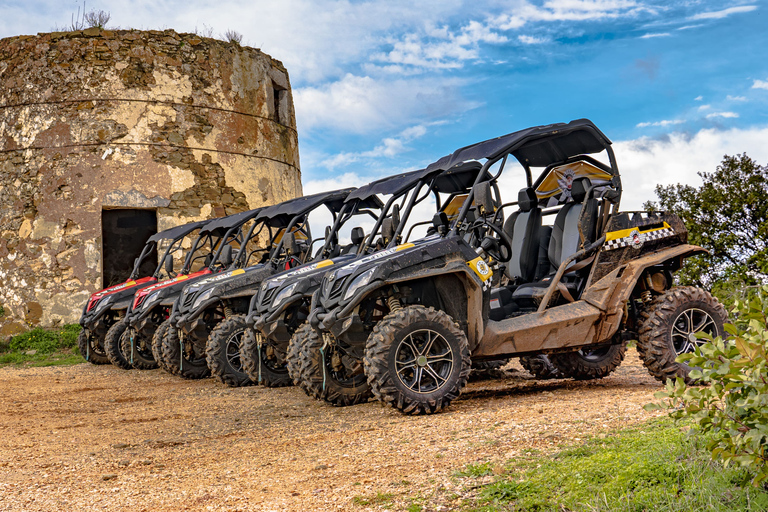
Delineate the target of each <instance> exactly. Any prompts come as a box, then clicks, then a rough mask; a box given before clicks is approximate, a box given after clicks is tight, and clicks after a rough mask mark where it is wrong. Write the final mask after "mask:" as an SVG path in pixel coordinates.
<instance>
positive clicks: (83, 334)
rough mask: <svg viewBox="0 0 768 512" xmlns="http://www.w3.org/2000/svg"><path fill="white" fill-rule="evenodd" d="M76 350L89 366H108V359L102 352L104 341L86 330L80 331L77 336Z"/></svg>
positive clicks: (103, 351) (104, 352) (105, 353)
mask: <svg viewBox="0 0 768 512" xmlns="http://www.w3.org/2000/svg"><path fill="white" fill-rule="evenodd" d="M77 348H78V349H79V350H80V354H81V355H82V356H83V359H85V360H86V361H88V362H89V363H91V364H109V357H107V352H106V351H105V350H104V340H102V339H99V337H98V336H96V335H95V334H93V333H92V332H91V331H89V330H88V329H82V330H81V331H80V334H78V335H77Z"/></svg>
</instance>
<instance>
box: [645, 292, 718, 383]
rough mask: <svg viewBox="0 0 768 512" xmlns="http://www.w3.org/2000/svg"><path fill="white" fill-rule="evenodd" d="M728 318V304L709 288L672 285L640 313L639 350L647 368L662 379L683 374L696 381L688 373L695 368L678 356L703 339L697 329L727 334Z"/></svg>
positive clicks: (714, 334) (691, 380)
mask: <svg viewBox="0 0 768 512" xmlns="http://www.w3.org/2000/svg"><path fill="white" fill-rule="evenodd" d="M727 320H728V314H727V313H726V311H725V308H724V307H723V305H722V304H720V302H718V300H717V299H716V298H714V297H713V296H712V295H711V294H710V293H709V292H707V291H705V290H702V289H701V288H696V287H694V286H678V287H675V288H672V289H671V290H668V291H667V292H666V293H664V294H663V295H660V296H658V297H656V298H655V299H654V300H653V302H651V304H650V305H649V306H648V307H647V308H646V309H645V310H644V311H643V312H642V313H641V322H640V329H639V330H638V340H637V351H638V353H639V354H640V358H641V359H642V360H643V364H644V365H645V367H646V368H647V369H648V372H649V373H650V374H651V375H653V376H654V377H655V378H656V379H658V380H660V381H661V382H666V381H667V379H675V378H676V377H682V378H683V379H684V380H685V383H686V384H694V383H695V381H694V379H691V378H690V377H689V374H690V373H691V370H693V368H691V367H690V366H688V365H687V364H685V363H678V362H677V361H675V359H676V358H677V356H679V355H680V354H684V353H689V352H693V351H694V349H695V347H696V346H697V345H699V344H700V343H701V342H700V341H699V340H698V339H697V338H696V336H695V333H697V332H702V331H703V332H707V333H709V334H711V335H712V336H713V337H717V336H724V335H725V329H724V328H723V324H725V322H726V321H727Z"/></svg>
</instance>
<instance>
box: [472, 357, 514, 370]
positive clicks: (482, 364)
mask: <svg viewBox="0 0 768 512" xmlns="http://www.w3.org/2000/svg"><path fill="white" fill-rule="evenodd" d="M507 363H509V358H505V359H496V360H494V361H472V370H473V371H479V372H482V371H486V370H499V369H501V367H503V366H506V365H507Z"/></svg>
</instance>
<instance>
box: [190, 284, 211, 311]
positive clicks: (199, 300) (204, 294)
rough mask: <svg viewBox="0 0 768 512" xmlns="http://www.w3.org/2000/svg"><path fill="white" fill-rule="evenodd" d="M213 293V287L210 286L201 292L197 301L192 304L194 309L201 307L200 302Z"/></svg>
mask: <svg viewBox="0 0 768 512" xmlns="http://www.w3.org/2000/svg"><path fill="white" fill-rule="evenodd" d="M211 295H213V288H210V289H208V290H207V291H204V292H203V293H201V294H200V296H199V297H198V298H196V299H195V303H194V304H192V309H197V308H198V307H200V304H202V303H203V302H205V301H207V300H208V299H210V298H211Z"/></svg>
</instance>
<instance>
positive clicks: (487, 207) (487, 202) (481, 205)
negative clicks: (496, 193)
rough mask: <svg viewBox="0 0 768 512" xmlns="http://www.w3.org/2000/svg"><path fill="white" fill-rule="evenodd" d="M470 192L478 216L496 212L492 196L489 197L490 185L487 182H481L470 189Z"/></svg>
mask: <svg viewBox="0 0 768 512" xmlns="http://www.w3.org/2000/svg"><path fill="white" fill-rule="evenodd" d="M472 191H473V192H474V196H475V205H476V206H477V209H478V212H479V213H480V215H490V214H491V213H494V212H495V211H496V207H495V206H494V204H493V196H491V183H490V182H489V181H483V182H482V183H478V184H477V185H475V186H474V187H472Z"/></svg>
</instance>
